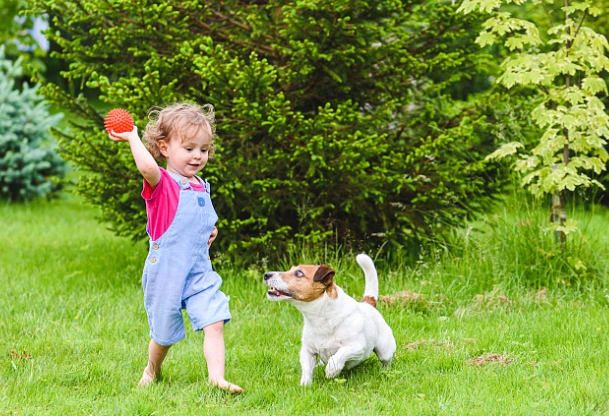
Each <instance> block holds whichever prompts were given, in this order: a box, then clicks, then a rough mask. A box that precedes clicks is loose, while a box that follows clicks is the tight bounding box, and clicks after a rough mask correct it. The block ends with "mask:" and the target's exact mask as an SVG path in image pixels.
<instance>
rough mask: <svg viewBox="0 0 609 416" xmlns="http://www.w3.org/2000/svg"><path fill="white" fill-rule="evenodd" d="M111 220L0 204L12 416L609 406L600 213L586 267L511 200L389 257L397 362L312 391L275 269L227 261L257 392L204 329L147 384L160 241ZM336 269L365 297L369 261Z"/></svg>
mask: <svg viewBox="0 0 609 416" xmlns="http://www.w3.org/2000/svg"><path fill="white" fill-rule="evenodd" d="M529 212H534V210H531V211H529ZM95 214H96V211H95V210H93V209H91V208H88V207H86V206H84V205H83V204H81V203H80V202H79V201H78V200H77V199H74V198H65V199H63V200H62V201H56V202H52V203H48V202H45V201H37V202H34V203H31V204H28V205H6V204H4V205H0V239H1V241H2V245H0V284H2V287H3V288H4V293H3V295H2V296H1V297H0V414H1V415H89V414H90V415H149V414H155V415H202V414H213V415H237V414H238V415H327V414H332V415H491V414H492V415H578V416H579V415H603V414H609V383H607V378H608V375H609V374H608V373H609V355H608V354H607V353H606V352H607V351H608V350H609V313H608V310H607V309H608V308H607V305H608V301H607V296H608V294H607V291H606V289H605V281H604V279H605V276H606V274H605V273H606V271H607V264H606V262H607V260H605V259H607V258H609V256H608V255H607V249H606V247H605V246H606V239H605V237H604V233H605V229H606V226H605V224H606V220H607V213H606V212H604V211H599V212H597V213H594V215H592V214H585V216H584V217H585V218H583V221H582V224H584V227H583V229H584V233H583V236H582V237H581V238H578V239H575V241H576V243H574V244H573V247H572V248H570V249H569V250H570V251H569V252H568V255H569V256H570V257H571V258H570V259H564V260H563V259H561V256H562V255H561V254H560V253H557V252H556V251H554V249H553V248H552V247H553V246H552V244H551V243H550V244H546V241H545V240H546V239H547V233H544V232H543V230H542V228H543V227H540V226H539V225H538V224H539V221H538V220H537V219H536V218H535V219H533V220H532V222H531V223H530V224H528V223H520V222H518V221H513V211H512V212H511V213H505V212H503V211H502V210H501V209H499V210H498V213H495V214H492V215H489V216H488V217H487V218H485V219H483V220H482V221H480V222H479V223H476V224H475V225H473V229H471V230H470V231H469V232H463V233H456V234H455V237H454V240H453V241H452V242H451V243H449V244H441V245H440V244H439V245H437V246H436V248H435V249H431V250H429V252H427V253H426V254H425V255H424V256H422V257H421V259H420V260H419V262H418V263H417V264H416V265H409V264H407V262H405V261H404V262H400V261H399V259H397V260H396V259H394V260H393V261H392V264H391V265H388V264H386V263H384V262H383V261H380V262H379V268H380V271H381V273H380V278H381V281H380V287H381V292H382V293H383V294H385V295H394V296H393V297H392V298H390V300H392V301H393V303H391V304H390V303H380V305H379V309H380V310H381V312H382V313H383V315H384V316H385V317H386V320H387V321H388V323H389V324H390V326H391V327H392V328H393V330H394V334H395V336H396V340H397V344H398V350H397V353H396V356H395V359H394V363H393V365H392V367H391V369H389V370H388V371H383V370H381V369H380V366H379V362H378V360H377V359H376V357H373V358H371V359H369V360H368V361H366V362H365V363H364V364H362V365H361V366H359V367H357V368H356V369H354V370H351V371H349V372H346V373H343V374H341V376H340V378H339V379H337V380H326V379H324V377H323V370H322V368H317V369H316V373H315V379H314V383H313V385H312V386H310V387H306V388H303V387H301V386H299V385H298V382H299V379H300V368H299V363H298V351H299V346H300V330H301V326H302V318H301V316H300V314H299V313H298V311H297V310H296V309H295V308H293V307H291V306H290V305H288V304H285V303H274V302H269V301H267V300H266V299H265V296H264V295H265V286H264V285H263V284H262V272H261V271H260V269H262V267H257V266H258V265H252V268H251V269H250V270H231V269H230V268H225V269H221V270H219V272H220V273H221V274H222V276H223V278H224V286H223V290H224V291H225V293H227V294H228V295H230V297H231V310H232V313H233V320H232V322H231V323H229V324H228V325H227V326H226V328H225V337H226V344H227V378H228V379H229V380H231V381H234V382H235V383H238V384H239V385H241V386H242V387H244V388H245V389H246V392H245V394H243V395H230V394H228V393H225V392H222V391H219V390H217V389H214V388H211V387H210V386H209V385H208V384H207V374H206V366H205V362H204V359H203V353H202V349H201V344H202V339H203V338H202V334H199V333H194V332H192V330H191V329H190V327H189V326H188V327H187V338H186V340H184V341H182V342H180V343H178V344H176V345H175V347H173V348H172V350H171V351H170V354H169V357H168V358H167V360H166V363H165V365H164V376H163V379H162V381H161V382H160V383H157V384H155V385H153V386H151V387H150V388H138V387H137V382H138V380H139V378H140V376H141V373H142V370H143V368H144V366H145V364H146V360H147V357H146V354H147V344H148V327H147V324H146V316H145V313H144V310H143V304H142V293H141V288H140V275H141V267H142V262H143V259H144V257H145V250H146V247H145V245H143V244H141V245H137V244H136V245H134V244H133V243H131V242H130V241H129V240H125V239H121V238H117V237H115V236H113V234H112V233H111V232H110V231H108V230H106V229H105V228H104V226H103V225H100V224H99V223H98V222H97V221H96V220H95ZM531 215H533V214H531ZM539 215H540V218H541V217H543V213H541V214H539ZM512 224H516V225H512ZM534 224H537V225H534ZM523 227H528V228H527V230H524V229H523ZM550 240H551V239H550ZM540 246H541V247H540ZM535 247H536V248H540V250H535ZM300 256H301V257H314V254H312V255H311V256H305V255H300ZM527 256H529V257H531V258H530V259H528V260H527V258H528V257H527ZM538 256H539V257H538ZM295 257H296V256H295ZM541 259H545V260H541ZM578 259H579V260H581V264H583V265H584V266H585V268H584V269H582V268H581V267H579V268H578V267H575V266H574V265H576V264H579V263H577V261H576V260H578ZM325 261H327V262H328V263H329V265H331V266H332V267H334V268H335V269H337V271H338V273H337V276H336V280H337V283H338V284H339V285H341V286H342V287H343V288H345V290H346V291H347V292H348V293H350V294H352V295H353V296H354V297H356V298H359V297H360V296H361V293H362V289H363V281H362V279H363V277H362V273H361V271H360V270H358V268H357V265H356V264H355V262H354V260H353V258H352V256H349V255H345V256H344V257H340V256H335V257H332V256H330V257H329V258H327V259H325ZM531 262H533V263H531ZM284 266H285V265H269V266H267V267H269V268H271V269H278V268H283V267H284ZM406 290H408V291H410V292H403V291H406ZM399 292H402V294H403V295H404V296H402V297H401V298H398V297H397V296H395V294H396V293H399ZM417 295H418V296H417ZM489 354H495V355H489ZM476 358H477V359H478V362H479V363H480V364H481V365H476V364H475V362H476ZM485 358H486V359H487V361H484V359H485Z"/></svg>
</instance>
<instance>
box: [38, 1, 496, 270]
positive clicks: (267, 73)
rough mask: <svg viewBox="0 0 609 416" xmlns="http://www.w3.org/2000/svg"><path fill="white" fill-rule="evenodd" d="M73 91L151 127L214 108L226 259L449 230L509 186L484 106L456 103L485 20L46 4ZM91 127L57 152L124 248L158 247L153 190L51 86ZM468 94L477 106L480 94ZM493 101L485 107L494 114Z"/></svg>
mask: <svg viewBox="0 0 609 416" xmlns="http://www.w3.org/2000/svg"><path fill="white" fill-rule="evenodd" d="M33 4H34V6H35V7H36V8H37V10H43V11H46V12H48V13H49V14H50V15H51V16H52V17H53V25H54V28H53V30H52V31H49V36H50V37H51V39H52V40H54V41H55V42H56V43H57V44H58V45H59V46H60V48H61V52H60V53H58V54H57V55H56V56H57V57H59V58H61V59H64V60H66V61H67V62H68V63H69V64H70V66H69V70H68V71H66V72H65V73H64V75H65V77H66V78H67V79H68V80H69V81H70V82H72V83H73V84H74V85H75V86H77V85H78V84H80V85H84V84H86V85H87V86H88V87H89V88H93V89H96V90H99V91H100V93H101V95H100V99H101V100H102V102H104V103H106V105H107V109H110V108H111V107H118V106H120V107H124V108H127V109H128V110H129V111H131V112H132V113H133V115H134V117H135V119H136V123H137V124H138V125H139V127H140V128H143V127H144V125H145V122H146V113H147V111H148V109H149V108H150V107H151V106H154V105H163V104H169V103H172V102H175V101H183V100H188V101H196V102H199V103H211V104H213V105H214V106H215V108H216V117H217V120H218V126H217V133H218V138H217V152H216V156H215V159H214V160H213V161H211V162H210V163H209V164H208V166H207V167H206V169H205V171H204V175H205V176H207V177H208V179H209V180H210V181H211V183H212V189H213V192H214V204H215V206H216V208H217V211H218V213H219V216H220V222H219V228H220V238H218V240H217V245H216V246H215V247H219V248H220V249H222V250H224V251H229V252H230V251H232V252H234V253H238V254H239V256H241V257H242V258H245V257H247V252H249V253H259V254H260V255H262V256H274V255H277V254H279V253H281V252H283V251H284V249H285V248H286V246H287V245H288V244H290V243H291V242H296V243H297V244H300V243H303V242H304V243H314V244H322V243H325V244H333V245H336V244H337V245H343V246H351V247H355V248H357V249H361V248H364V247H379V246H382V245H384V244H387V243H390V244H395V245H402V244H406V243H408V242H409V241H411V240H412V239H413V238H421V237H425V236H428V235H429V234H436V233H439V234H441V233H443V232H444V230H445V229H446V228H448V226H450V225H452V224H454V223H455V222H458V221H460V220H461V219H462V218H463V217H464V216H466V215H468V214H470V213H471V212H475V211H476V210H481V209H484V207H486V206H487V204H488V202H489V200H490V197H489V195H491V194H492V193H493V192H494V191H495V190H496V187H497V186H498V182H496V181H494V180H491V178H494V177H495V176H496V175H497V168H496V166H495V165H489V164H488V163H487V162H484V161H483V159H484V155H486V154H487V153H489V151H490V150H491V149H493V148H494V145H493V143H492V139H491V137H490V135H489V134H488V133H487V124H486V123H487V122H486V119H485V116H484V112H483V109H482V107H484V106H485V105H487V104H488V103H484V102H483V101H479V102H477V101H474V100H469V99H467V100H463V101H456V100H455V99H453V98H451V96H450V95H449V91H455V90H459V91H460V90H462V89H463V85H465V84H467V83H468V79H469V78H470V77H472V76H474V75H475V74H476V73H477V71H478V69H477V68H478V64H477V63H476V62H477V61H479V60H480V55H479V54H478V52H476V55H474V54H473V53H474V52H472V51H476V48H475V46H474V44H473V38H472V34H473V33H476V30H474V29H472V28H475V27H477V24H478V22H477V21H476V18H475V16H471V15H468V16H462V15H456V14H455V12H454V10H455V7H451V6H450V5H442V4H441V3H440V2H431V3H429V2H425V1H422V0H421V1H413V2H408V3H404V2H398V1H382V2H364V1H351V2H344V1H337V0H328V1H321V2H254V3H252V2H241V1H213V2H196V1H194V2H178V1H174V0H164V1H161V2H157V3H156V4H155V5H154V6H151V5H150V4H149V3H148V2H143V1H131V0H129V1H126V0H117V1H114V2H112V3H101V2H99V3H95V4H94V5H93V4H92V5H91V7H82V8H81V7H80V6H79V3H78V4H77V3H73V2H71V1H65V0H64V1H55V0H38V1H33ZM45 94H46V95H47V97H49V98H50V99H52V100H54V101H55V102H57V103H59V104H60V105H61V106H65V107H66V108H68V107H69V108H71V111H72V112H74V113H75V114H78V115H79V116H80V117H81V118H82V119H83V120H86V122H85V123H84V124H83V125H82V126H74V133H73V134H72V135H67V134H62V133H60V135H61V138H60V151H61V153H62V154H63V155H64V156H65V157H66V158H68V159H69V160H72V161H74V163H75V164H76V165H78V166H79V167H80V168H81V170H82V172H83V173H84V175H83V177H82V178H80V179H79V180H78V182H77V187H78V190H79V192H80V193H81V194H83V195H85V196H86V198H87V199H88V200H89V201H91V202H92V203H94V204H96V205H99V206H101V208H102V211H103V216H104V219H106V220H108V221H110V222H111V223H112V225H113V227H114V229H115V230H116V232H117V233H118V234H119V235H128V236H132V237H135V238H140V237H143V236H144V235H145V233H144V227H145V214H144V212H143V207H144V204H143V202H142V200H141V197H140V190H141V178H140V177H139V175H138V174H137V170H136V169H135V166H134V164H133V162H132V160H131V155H130V153H129V149H128V148H127V147H126V146H116V144H114V143H112V142H111V141H110V140H108V138H107V135H106V134H105V133H104V132H103V129H102V122H103V114H100V113H98V111H96V110H95V109H94V108H92V107H91V106H89V104H88V103H87V101H86V100H84V99H82V98H80V97H77V96H75V95H74V94H68V93H65V92H63V91H62V90H60V89H59V88H58V87H57V86H55V85H52V84H47V86H46V88H45ZM466 95H467V94H466ZM480 103H482V104H480Z"/></svg>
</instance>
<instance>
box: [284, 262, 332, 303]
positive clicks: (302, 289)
mask: <svg viewBox="0 0 609 416" xmlns="http://www.w3.org/2000/svg"><path fill="white" fill-rule="evenodd" d="M281 280H283V281H284V283H285V284H286V285H287V286H288V287H289V289H290V291H291V292H292V293H294V299H296V300H299V301H302V302H311V301H314V300H315V299H319V298H320V297H321V296H323V294H324V293H325V292H327V293H328V296H329V297H331V298H332V299H336V297H337V296H338V291H337V290H336V287H334V270H332V269H331V268H329V267H328V266H324V265H321V266H315V265H300V266H294V267H292V268H291V269H290V270H288V271H287V272H283V273H281Z"/></svg>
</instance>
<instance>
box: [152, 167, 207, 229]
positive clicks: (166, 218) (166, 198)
mask: <svg viewBox="0 0 609 416" xmlns="http://www.w3.org/2000/svg"><path fill="white" fill-rule="evenodd" d="M159 170H160V171H161V180H160V181H159V183H158V184H157V186H156V188H154V189H152V187H151V186H150V184H149V183H148V182H147V181H146V180H145V179H144V189H143V190H142V198H144V200H145V201H146V213H147V214H148V227H147V230H148V235H150V238H151V239H152V240H153V241H155V240H158V239H159V238H160V237H161V236H162V235H163V233H165V231H167V229H168V228H169V226H170V225H171V223H172V221H173V219H174V217H175V216H176V211H177V210H178V203H179V202H180V185H178V183H177V182H176V181H175V179H173V178H172V177H171V175H170V174H169V172H167V170H165V169H163V168H161V167H159ZM190 186H192V189H193V190H194V191H197V192H205V187H204V186H203V185H202V184H201V183H199V182H197V183H192V182H191V183H190Z"/></svg>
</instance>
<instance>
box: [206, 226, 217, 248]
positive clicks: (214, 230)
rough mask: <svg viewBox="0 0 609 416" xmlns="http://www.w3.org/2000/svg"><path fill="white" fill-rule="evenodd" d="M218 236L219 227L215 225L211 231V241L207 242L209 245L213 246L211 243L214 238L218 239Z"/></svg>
mask: <svg viewBox="0 0 609 416" xmlns="http://www.w3.org/2000/svg"><path fill="white" fill-rule="evenodd" d="M217 236H218V229H217V228H216V227H214V229H213V231H212V232H211V235H210V236H209V241H208V242H207V247H210V246H211V243H213V242H214V240H215V239H216V237H217Z"/></svg>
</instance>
